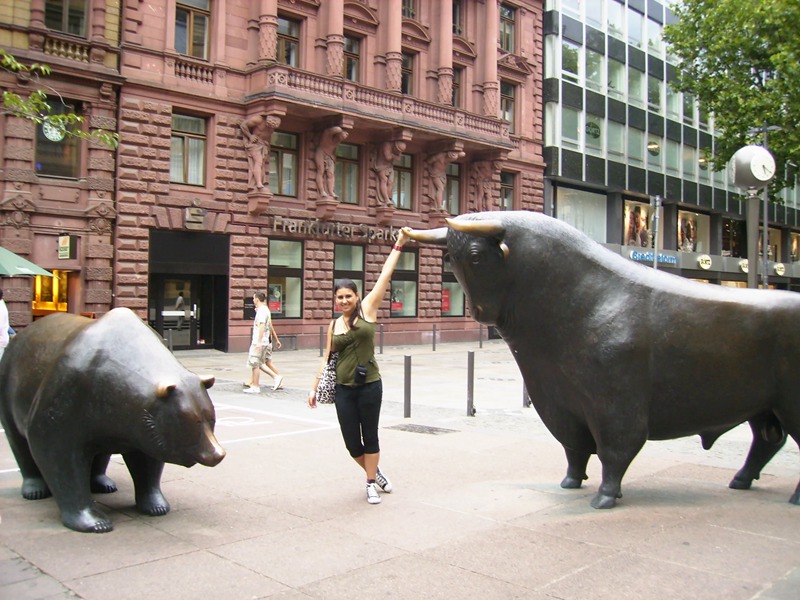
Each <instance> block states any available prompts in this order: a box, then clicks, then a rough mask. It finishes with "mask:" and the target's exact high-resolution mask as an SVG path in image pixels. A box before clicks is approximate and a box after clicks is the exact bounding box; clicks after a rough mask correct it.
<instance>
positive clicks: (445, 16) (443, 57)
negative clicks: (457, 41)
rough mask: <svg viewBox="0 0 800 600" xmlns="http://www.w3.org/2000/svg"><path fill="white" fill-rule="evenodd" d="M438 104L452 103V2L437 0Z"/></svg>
mask: <svg viewBox="0 0 800 600" xmlns="http://www.w3.org/2000/svg"><path fill="white" fill-rule="evenodd" d="M438 74H439V95H438V98H437V99H438V101H439V104H447V105H448V106H449V105H452V104H453V3H452V2H451V1H450V0H439V70H438Z"/></svg>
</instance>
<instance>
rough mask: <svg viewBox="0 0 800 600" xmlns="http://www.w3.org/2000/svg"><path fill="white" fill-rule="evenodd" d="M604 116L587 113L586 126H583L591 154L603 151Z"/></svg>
mask: <svg viewBox="0 0 800 600" xmlns="http://www.w3.org/2000/svg"><path fill="white" fill-rule="evenodd" d="M604 121H605V119H603V117H598V116H595V115H590V114H587V115H586V126H585V127H584V128H583V129H584V132H585V134H586V136H585V138H584V139H585V140H586V142H585V144H586V151H587V152H589V153H590V154H600V153H601V152H602V151H603V137H604V136H603V126H604V124H605V123H604Z"/></svg>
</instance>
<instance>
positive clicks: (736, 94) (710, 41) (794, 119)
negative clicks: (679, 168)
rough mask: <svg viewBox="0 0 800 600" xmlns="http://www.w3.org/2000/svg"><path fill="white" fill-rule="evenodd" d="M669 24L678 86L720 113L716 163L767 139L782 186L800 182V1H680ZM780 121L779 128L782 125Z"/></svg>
mask: <svg viewBox="0 0 800 600" xmlns="http://www.w3.org/2000/svg"><path fill="white" fill-rule="evenodd" d="M673 11H674V13H675V15H676V16H677V17H678V22H677V23H674V24H672V25H669V26H667V27H666V28H665V31H664V38H665V40H666V42H667V43H668V44H669V52H670V53H671V54H672V55H674V56H676V57H677V58H678V61H679V64H678V72H679V81H678V84H677V86H676V87H677V89H679V90H680V91H682V92H684V93H689V94H692V95H693V96H695V97H696V98H697V100H698V102H699V104H700V106H701V107H702V108H703V109H704V110H707V111H708V112H710V113H712V114H713V115H714V126H715V129H716V131H717V134H718V138H717V140H716V142H715V156H713V157H711V159H712V161H713V163H714V168H715V170H721V169H723V168H725V167H726V165H727V163H728V161H729V160H730V158H731V156H732V155H733V153H734V152H736V150H738V149H739V148H741V147H742V146H745V145H747V144H752V143H756V144H761V143H763V133H762V132H761V131H754V130H757V129H760V128H763V127H764V126H768V127H770V128H771V129H773V131H769V134H768V146H769V150H770V152H772V154H773V155H774V156H775V161H776V163H777V165H778V171H777V174H776V178H775V181H774V182H773V184H772V191H773V192H777V191H779V190H781V189H783V188H784V187H786V186H787V185H792V184H793V177H794V173H796V172H797V167H796V166H795V167H792V168H789V169H788V180H787V166H791V165H789V164H788V163H793V164H794V165H797V164H798V163H800V35H799V34H800V32H798V29H800V0H750V1H749V2H742V1H741V0H680V2H676V3H675V5H674V6H673ZM778 128H779V129H778Z"/></svg>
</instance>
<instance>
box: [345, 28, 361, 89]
mask: <svg viewBox="0 0 800 600" xmlns="http://www.w3.org/2000/svg"><path fill="white" fill-rule="evenodd" d="M360 72H361V40H360V39H359V38H357V37H353V36H352V35H345V36H344V78H345V79H347V80H348V81H358V80H359V73H360Z"/></svg>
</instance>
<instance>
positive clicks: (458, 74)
mask: <svg viewBox="0 0 800 600" xmlns="http://www.w3.org/2000/svg"><path fill="white" fill-rule="evenodd" d="M463 76H464V69H463V68H462V67H455V68H453V106H454V107H456V108H460V107H461V79H462V78H463Z"/></svg>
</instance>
